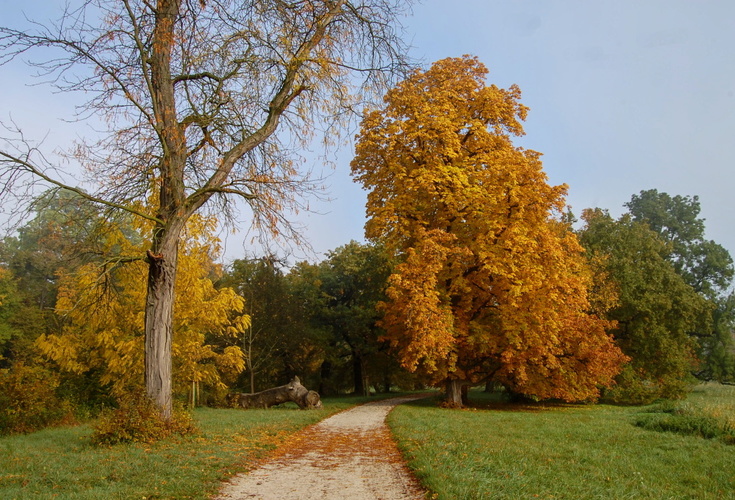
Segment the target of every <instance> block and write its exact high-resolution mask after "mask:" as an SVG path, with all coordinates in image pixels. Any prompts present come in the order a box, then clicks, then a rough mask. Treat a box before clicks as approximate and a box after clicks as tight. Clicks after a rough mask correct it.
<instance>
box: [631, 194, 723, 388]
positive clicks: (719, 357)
mask: <svg viewBox="0 0 735 500" xmlns="http://www.w3.org/2000/svg"><path fill="white" fill-rule="evenodd" d="M625 206H626V207H628V209H629V210H630V213H631V215H632V216H633V219H634V220H636V221H639V222H643V223H645V224H647V225H648V226H649V227H650V228H651V229H652V230H653V231H655V232H656V233H658V234H659V236H660V237H661V238H662V239H663V240H664V241H666V242H667V243H669V245H670V249H671V252H670V253H669V256H668V260H669V261H670V262H671V263H672V265H673V266H674V269H675V270H676V271H677V272H678V273H679V274H680V275H681V276H682V277H683V278H684V280H685V281H686V282H687V283H688V284H689V285H690V286H691V287H692V288H693V289H694V290H695V291H696V292H697V293H699V294H700V295H702V296H703V297H705V298H706V299H707V300H708V301H709V302H710V304H711V311H712V319H711V321H708V322H702V324H701V325H700V328H701V329H700V330H697V331H692V332H690V334H691V335H692V336H694V337H695V338H696V340H697V341H698V343H699V344H700V349H699V351H698V355H699V357H700V360H701V363H702V364H701V366H700V367H698V368H697V370H696V371H695V373H696V375H697V377H699V378H702V379H705V380H712V379H715V380H721V381H724V380H731V379H732V378H733V377H734V376H735V374H734V373H732V368H731V367H732V366H733V365H735V352H734V351H733V343H735V341H734V340H733V330H734V329H735V318H734V317H733V314H734V313H733V309H732V298H731V297H730V298H728V297H727V296H726V295H724V294H726V293H727V290H728V288H729V287H730V285H731V284H732V278H733V273H734V268H733V260H732V257H731V256H730V253H729V252H728V251H727V250H726V249H725V248H724V247H722V246H721V245H719V244H718V243H715V242H714V241H712V240H707V239H705V236H704V233H705V220H704V219H702V218H700V217H699V212H700V205H699V198H698V197H697V196H693V197H689V196H678V195H677V196H673V197H672V196H669V195H668V194H666V193H659V192H658V191H657V190H655V189H650V190H647V191H641V192H640V194H639V195H633V196H632V197H631V201H630V202H629V203H626V205H625Z"/></svg>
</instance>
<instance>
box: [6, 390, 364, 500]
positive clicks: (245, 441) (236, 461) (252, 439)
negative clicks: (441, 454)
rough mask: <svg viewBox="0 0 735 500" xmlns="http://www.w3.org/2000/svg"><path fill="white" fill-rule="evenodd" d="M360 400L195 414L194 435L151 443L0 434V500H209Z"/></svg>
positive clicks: (72, 433)
mask: <svg viewBox="0 0 735 500" xmlns="http://www.w3.org/2000/svg"><path fill="white" fill-rule="evenodd" d="M365 400H366V398H343V399H329V398H327V399H325V401H324V409H321V410H312V411H300V410H298V409H296V406H295V405H294V406H286V405H284V408H274V409H270V410H248V411H243V410H230V409H207V408H203V409H198V410H197V411H196V412H195V414H194V417H195V421H196V424H197V427H198V428H199V430H200V432H199V433H198V434H197V435H195V436H193V437H186V438H179V439H172V440H167V441H164V442H160V443H157V444H154V445H142V444H130V445H127V444H126V445H117V446H113V447H110V448H105V447H96V446H93V445H92V444H91V442H90V436H91V433H92V430H91V428H90V427H89V426H86V425H85V426H77V427H68V428H57V429H46V430H43V431H40V432H36V433H33V434H29V435H18V436H5V437H0V498H2V499H3V500H6V499H16V498H17V499H47V498H55V499H65V498H69V499H71V498H73V499H90V500H91V499H94V500H99V499H133V498H134V499H141V500H142V499H153V498H177V499H178V498H196V499H204V498H210V497H211V496H212V495H213V494H214V493H215V492H216V491H217V489H218V487H219V484H220V482H221V481H222V480H224V479H226V478H227V477H230V476H231V475H232V474H233V473H235V472H237V471H242V470H244V469H245V468H247V466H248V464H252V463H254V462H255V461H257V459H258V458H260V457H262V456H264V455H265V453H267V452H268V451H269V450H272V449H273V448H274V447H276V446H278V445H279V444H280V443H282V442H283V441H284V439H285V438H286V437H287V436H288V435H289V434H291V433H293V432H294V431H296V430H298V429H301V428H303V427H305V426H307V425H309V424H311V423H314V422H317V421H319V420H322V419H323V418H326V417H327V416H328V415H331V414H333V413H336V412H338V411H340V410H343V409H345V408H349V407H350V406H354V405H355V404H358V403H360V402H363V401H365Z"/></svg>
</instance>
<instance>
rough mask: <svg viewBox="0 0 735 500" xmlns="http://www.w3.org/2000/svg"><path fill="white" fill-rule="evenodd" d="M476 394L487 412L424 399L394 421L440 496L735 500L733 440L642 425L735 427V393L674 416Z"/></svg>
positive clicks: (728, 390)
mask: <svg viewBox="0 0 735 500" xmlns="http://www.w3.org/2000/svg"><path fill="white" fill-rule="evenodd" d="M471 398H474V399H475V401H476V402H477V403H478V406H479V408H474V409H468V410H460V411H457V410H447V409H442V408H438V407H437V406H436V401H435V400H434V401H432V400H424V401H418V402H415V403H409V404H406V405H401V406H399V407H398V408H396V409H395V410H394V411H393V412H392V413H391V415H390V416H389V423H390V425H391V427H392V429H393V431H394V433H395V434H396V435H397V436H398V440H399V446H400V447H401V448H402V449H403V450H404V453H405V454H406V455H407V456H408V457H409V464H410V466H411V467H412V468H413V469H414V470H415V471H416V473H417V475H418V476H419V477H420V478H421V480H422V481H423V482H424V484H425V485H426V486H427V487H428V488H430V489H431V491H433V492H435V495H436V498H438V499H446V500H449V499H527V498H528V499H531V498H546V499H550V498H553V499H616V500H620V499H638V498H649V499H677V500H679V499H735V446H733V445H727V444H725V443H726V442H727V439H726V438H727V434H725V435H722V434H721V436H723V439H720V438H713V439H704V438H702V437H699V436H696V435H688V434H681V433H676V432H657V431H652V430H647V429H646V428H643V427H640V426H639V425H636V424H637V423H638V422H639V421H640V420H641V419H643V420H645V417H649V419H655V418H658V417H657V415H668V416H671V415H673V417H672V418H676V419H679V418H680V415H681V418H688V415H691V414H696V415H700V416H701V415H706V416H709V417H712V418H715V419H716V420H717V421H718V422H720V423H722V424H723V426H724V427H725V428H727V426H728V425H729V424H728V419H730V418H732V417H733V415H735V387H726V386H715V385H708V386H701V387H699V388H697V390H695V392H694V393H693V394H692V395H691V396H690V397H689V398H688V400H687V401H685V402H682V403H677V404H674V405H669V406H676V407H677V408H680V409H683V410H682V411H681V412H679V411H676V412H666V413H662V412H661V411H660V410H658V409H656V408H655V407H644V408H639V407H616V406H606V405H596V406H592V405H590V406H573V405H561V406H542V405H532V406H528V405H527V406H512V405H505V404H501V403H498V402H494V401H493V400H492V399H491V398H490V396H488V395H485V394H483V393H471ZM668 416H667V417H666V418H669V417H668ZM730 430H731V431H735V428H731V429H730ZM694 431H696V429H694Z"/></svg>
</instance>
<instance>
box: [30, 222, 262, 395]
mask: <svg viewBox="0 0 735 500" xmlns="http://www.w3.org/2000/svg"><path fill="white" fill-rule="evenodd" d="M215 223H216V221H215V220H214V218H204V217H202V216H199V215H195V216H193V217H192V218H190V220H189V223H188V225H187V228H186V233H185V239H184V242H183V243H182V248H181V249H180V252H179V272H178V275H177V281H176V304H175V306H176V312H177V314H176V317H175V319H174V328H173V329H174V336H173V343H172V346H171V349H172V353H173V367H174V370H173V376H174V377H173V378H174V384H175V388H176V392H178V393H180V394H183V393H186V392H187V391H191V392H190V397H191V399H192V400H193V399H194V397H195V395H196V392H197V390H198V388H199V386H200V384H205V385H208V386H210V387H213V388H223V387H224V382H225V381H227V380H234V378H235V377H236V376H237V375H238V374H239V373H240V372H241V371H242V370H243V369H244V366H245V362H244V357H243V353H242V350H241V349H240V347H238V345H237V343H238V342H237V339H238V338H239V337H241V336H242V331H243V329H244V328H246V327H247V324H248V321H249V317H248V316H247V315H243V314H242V312H243V306H244V300H243V298H242V297H240V296H239V295H237V294H236V293H235V291H234V290H233V289H232V288H223V289H219V290H218V289H216V288H215V287H214V283H213V280H215V279H216V278H217V277H218V275H219V274H220V273H221V269H220V266H218V265H216V264H214V262H213V258H214V257H216V255H217V253H218V252H219V247H218V242H217V240H216V239H215V238H213V237H212V236H211V234H212V230H213V229H214V225H215ZM145 226H147V227H137V228H135V229H137V231H134V232H132V233H131V231H129V230H128V231H122V230H120V229H119V228H117V229H112V230H109V231H108V233H107V235H106V238H105V245H106V246H107V247H108V250H111V249H112V248H113V247H114V249H115V253H117V254H119V255H123V256H124V255H138V254H139V253H140V252H141V249H143V248H145V245H146V244H149V243H148V242H147V241H146V238H145V237H139V236H138V234H139V233H142V234H143V235H144V236H147V237H150V231H151V228H152V225H151V224H146V225H145ZM131 235H132V236H131ZM120 260H121V261H124V260H127V259H125V258H122V259H120ZM104 266H107V268H103V269H101V268H100V264H99V263H90V264H87V265H85V266H83V267H82V268H80V269H79V270H77V271H76V272H74V273H69V274H66V275H63V276H61V278H60V285H59V297H58V301H57V305H56V310H57V313H58V314H60V315H62V316H64V317H65V318H66V325H65V327H64V329H63V331H62V332H60V333H59V334H55V335H42V336H40V337H39V339H38V340H37V342H36V344H37V346H38V347H39V348H40V349H41V351H42V353H43V354H44V355H45V356H46V357H47V358H49V359H51V360H53V361H55V362H56V363H57V364H58V365H59V367H60V368H61V369H62V370H64V371H67V372H71V373H75V374H78V375H82V374H88V373H96V374H99V382H100V383H102V384H103V385H105V386H108V387H109V388H110V390H111V392H112V394H113V395H115V396H119V395H122V394H123V393H125V392H127V391H130V390H138V391H139V390H140V388H141V387H142V386H143V371H144V331H145V313H144V311H145V307H144V305H145V300H146V284H145V281H144V280H141V279H140V277H141V276H145V273H146V268H147V265H146V263H145V262H144V261H143V260H142V259H137V260H135V259H133V260H132V261H131V262H125V263H124V265H123V264H120V265H112V266H111V265H110V264H109V263H107V264H104Z"/></svg>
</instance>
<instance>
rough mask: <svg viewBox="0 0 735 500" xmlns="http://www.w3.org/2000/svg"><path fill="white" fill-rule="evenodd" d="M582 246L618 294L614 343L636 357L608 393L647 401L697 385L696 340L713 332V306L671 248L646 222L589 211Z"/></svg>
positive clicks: (613, 316) (611, 312) (610, 315)
mask: <svg viewBox="0 0 735 500" xmlns="http://www.w3.org/2000/svg"><path fill="white" fill-rule="evenodd" d="M582 218H583V220H584V221H585V227H584V228H583V229H582V231H581V232H580V241H581V242H582V245H583V246H584V247H585V249H586V250H587V252H586V253H587V256H588V258H589V259H592V260H594V262H595V263H596V265H597V266H598V269H599V271H600V272H602V273H604V279H605V280H608V281H609V282H611V283H612V284H613V286H614V287H615V289H616V291H617V296H618V300H617V304H615V305H614V306H613V307H612V308H611V309H610V310H609V312H608V318H609V319H611V320H614V321H615V322H616V324H617V326H616V327H615V328H614V329H613V330H612V333H613V335H614V337H615V339H616V343H617V345H618V346H620V348H621V349H622V350H623V352H624V353H625V354H626V355H627V356H629V357H630V358H631V361H630V363H629V364H628V365H626V367H625V369H624V371H623V372H622V373H621V375H620V376H619V377H618V379H617V382H618V383H617V385H616V387H615V388H613V390H612V391H609V392H608V396H610V397H611V398H613V399H616V400H619V401H626V402H634V403H642V402H649V401H652V400H654V399H656V398H658V397H680V396H682V395H683V394H685V392H686V391H687V389H688V388H689V386H690V384H691V383H692V377H691V372H692V370H693V369H695V367H696V366H697V350H698V346H697V342H696V341H695V339H694V338H693V337H692V336H691V335H690V333H691V332H693V331H697V330H699V331H701V330H702V329H706V328H707V326H706V325H707V322H708V318H709V314H710V310H711V308H710V304H709V303H708V301H707V300H706V299H705V298H704V297H702V296H701V295H700V294H698V293H697V292H696V291H695V290H694V289H693V288H692V287H691V286H690V285H689V284H688V283H687V282H686V281H685V280H684V278H683V277H682V276H681V275H680V274H679V273H677V272H676V269H675V268H674V266H673V265H672V263H671V261H670V260H669V256H670V253H671V249H670V244H669V243H667V242H666V241H664V240H663V239H662V238H661V237H659V235H658V234H657V233H656V232H655V231H653V230H652V229H650V227H649V226H648V225H647V224H645V223H642V222H637V221H635V220H633V218H632V217H631V216H630V215H627V214H626V215H624V216H622V217H621V218H620V219H618V220H615V219H613V218H612V217H610V215H609V214H608V213H607V212H605V211H603V210H599V209H597V210H587V211H585V213H584V215H583V217H582Z"/></svg>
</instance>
